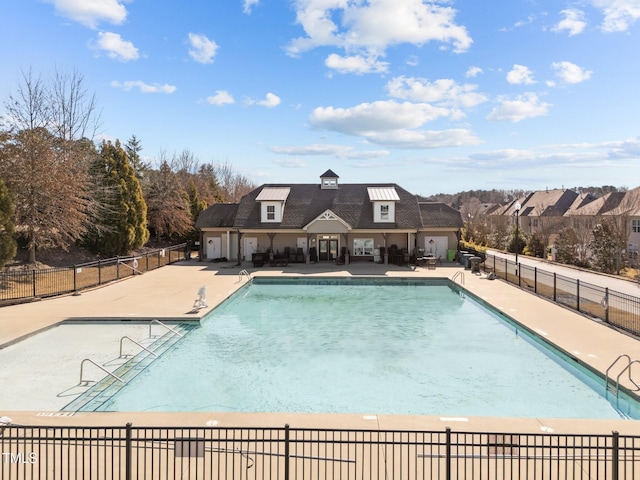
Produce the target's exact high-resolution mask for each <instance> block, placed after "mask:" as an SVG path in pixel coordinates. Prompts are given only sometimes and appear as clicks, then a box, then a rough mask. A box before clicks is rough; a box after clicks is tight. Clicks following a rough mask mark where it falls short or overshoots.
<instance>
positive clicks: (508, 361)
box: [87, 278, 620, 418]
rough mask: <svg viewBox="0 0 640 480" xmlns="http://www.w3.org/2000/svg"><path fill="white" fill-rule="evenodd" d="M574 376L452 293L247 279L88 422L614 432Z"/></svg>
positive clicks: (345, 282) (592, 394)
mask: <svg viewBox="0 0 640 480" xmlns="http://www.w3.org/2000/svg"><path fill="white" fill-rule="evenodd" d="M569 370H573V371H574V373H576V371H575V365H571V364H569V363H567V362H564V361H563V360H562V359H560V358H557V357H553V358H552V357H550V356H549V351H547V350H546V349H545V348H542V347H541V346H540V344H539V343H538V342H537V341H536V340H532V339H531V338H530V337H529V336H528V335H525V334H524V332H523V331H522V330H521V329H519V328H517V326H515V325H514V324H512V323H510V322H509V321H507V319H505V318H504V317H502V316H501V315H499V314H498V313H497V312H494V311H491V310H489V309H487V308H485V307H484V306H482V305H480V303H478V302H476V301H475V300H473V299H472V298H470V297H469V296H468V295H465V294H463V293H461V291H459V289H458V288H457V287H455V286H453V284H451V283H450V282H449V281H448V280H433V279H424V280H406V279H394V280H387V279H326V278H325V279H317V278H315V279H305V280H300V279H291V278H279V279H266V278H255V279H254V280H253V282H252V284H251V285H249V286H247V287H243V288H242V289H241V290H239V291H238V292H237V293H236V294H235V295H233V296H232V297H231V298H230V299H228V300H227V301H226V302H224V303H223V304H221V305H220V306H219V307H218V308H216V309H215V310H214V311H213V312H212V313H211V314H210V315H209V316H207V318H205V319H204V320H203V322H202V325H201V328H198V329H196V330H194V331H192V332H191V333H190V334H188V335H187V336H185V338H184V339H182V340H181V341H180V342H179V343H178V344H177V345H176V347H174V348H173V349H171V350H169V351H168V352H167V353H165V354H164V355H163V356H162V357H161V358H159V359H157V360H155V361H154V362H153V363H152V364H151V365H150V366H149V367H148V368H146V369H145V370H144V371H142V372H141V373H140V374H139V375H138V376H136V377H135V378H134V379H133V380H131V381H130V382H129V383H128V384H127V385H126V386H124V387H122V388H121V389H119V391H118V392H117V394H115V395H113V396H111V397H109V398H106V399H105V398H100V399H99V401H94V402H90V404H89V405H88V407H87V409H88V410H97V411H240V412H323V413H363V414H366V413H377V414H385V413H386V414H419V415H456V416H462V415H464V416H513V417H546V418H553V417H556V418H620V415H619V413H618V412H617V411H616V410H615V409H614V408H613V407H612V406H611V405H610V404H609V402H607V401H606V400H605V399H604V398H603V397H602V396H601V395H599V394H598V393H597V392H596V390H595V389H597V388H598V387H597V383H596V382H593V381H592V382H591V384H592V386H593V387H595V389H594V388H591V387H590V386H589V385H587V384H585V383H584V382H583V381H581V380H580V379H578V378H577V377H576V376H575V375H574V374H572V373H571V372H570V371H569ZM585 378H587V379H588V376H585ZM601 389H602V390H604V389H603V388H601Z"/></svg>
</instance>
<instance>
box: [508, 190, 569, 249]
mask: <svg viewBox="0 0 640 480" xmlns="http://www.w3.org/2000/svg"><path fill="white" fill-rule="evenodd" d="M577 197H578V194H577V193H576V192H574V191H572V190H565V189H554V190H540V191H536V192H533V193H530V194H529V195H527V196H526V197H524V198H521V199H518V200H517V201H515V202H512V203H510V204H509V205H507V207H506V208H505V209H504V210H503V211H502V212H501V214H502V215H506V216H515V215H516V204H517V203H519V204H520V211H519V212H518V217H519V222H520V228H521V229H522V230H523V231H524V232H526V233H528V234H533V233H539V234H542V235H543V236H547V237H548V236H549V235H550V234H553V233H557V232H558V231H559V230H560V229H561V228H562V226H563V225H564V224H565V219H564V214H565V212H566V211H567V210H568V209H569V208H570V207H571V205H572V204H573V203H574V202H575V200H576V198H577Z"/></svg>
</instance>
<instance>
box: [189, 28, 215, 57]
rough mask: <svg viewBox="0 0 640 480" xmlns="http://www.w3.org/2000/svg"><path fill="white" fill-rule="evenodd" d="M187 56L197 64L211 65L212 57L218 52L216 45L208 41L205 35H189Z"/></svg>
mask: <svg viewBox="0 0 640 480" xmlns="http://www.w3.org/2000/svg"><path fill="white" fill-rule="evenodd" d="M189 45H191V48H190V49H189V56H190V57H191V58H193V59H194V60H195V61H196V62H198V63H213V57H215V56H216V52H217V51H218V48H219V47H218V44H217V43H216V42H214V41H213V40H209V39H208V38H207V37H206V36H205V35H198V34H196V33H190V34H189Z"/></svg>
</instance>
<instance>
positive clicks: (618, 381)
mask: <svg viewBox="0 0 640 480" xmlns="http://www.w3.org/2000/svg"><path fill="white" fill-rule="evenodd" d="M634 363H638V364H640V360H633V361H632V362H629V363H628V365H627V366H626V367H624V368H623V369H622V371H621V372H620V373H619V374H618V376H617V377H616V396H617V395H618V390H619V389H620V377H621V376H622V374H623V373H624V372H626V371H627V370H629V381H630V382H631V383H633V384H634V385H635V387H636V390H640V385H638V384H637V383H636V382H634V381H633V379H632V378H631V365H633V364H634Z"/></svg>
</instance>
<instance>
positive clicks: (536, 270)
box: [533, 267, 538, 294]
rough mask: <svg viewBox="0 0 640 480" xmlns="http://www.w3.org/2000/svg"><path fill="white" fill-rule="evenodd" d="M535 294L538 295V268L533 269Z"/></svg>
mask: <svg viewBox="0 0 640 480" xmlns="http://www.w3.org/2000/svg"><path fill="white" fill-rule="evenodd" d="M533 293H536V294H537V293H538V267H533Z"/></svg>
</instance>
